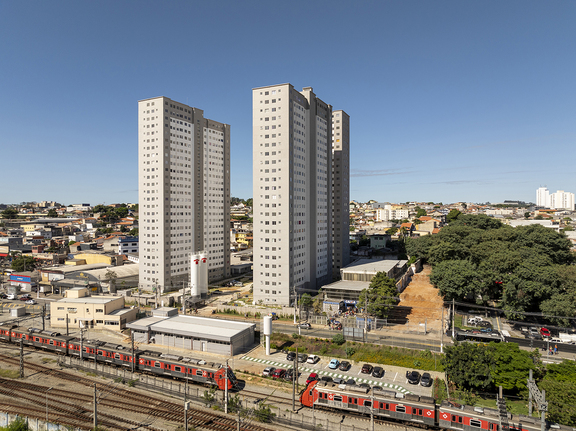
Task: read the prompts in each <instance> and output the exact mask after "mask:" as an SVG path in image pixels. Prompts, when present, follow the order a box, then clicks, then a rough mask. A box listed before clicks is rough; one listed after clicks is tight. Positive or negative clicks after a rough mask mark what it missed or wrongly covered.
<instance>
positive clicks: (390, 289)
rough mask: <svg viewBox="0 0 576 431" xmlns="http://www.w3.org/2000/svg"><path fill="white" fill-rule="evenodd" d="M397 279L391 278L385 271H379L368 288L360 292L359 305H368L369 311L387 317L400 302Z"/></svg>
mask: <svg viewBox="0 0 576 431" xmlns="http://www.w3.org/2000/svg"><path fill="white" fill-rule="evenodd" d="M397 294H398V290H397V288H396V280H394V279H392V278H389V277H388V276H387V275H386V273H385V272H378V273H376V275H375V276H374V277H373V278H372V281H371V282H370V285H369V286H368V289H364V290H362V292H360V299H359V305H360V306H363V305H365V304H366V305H367V306H368V313H370V314H371V315H374V316H376V317H380V318H385V317H387V316H388V313H389V312H390V310H391V309H392V307H393V306H394V305H396V304H397V303H398V300H397V299H396V296H397Z"/></svg>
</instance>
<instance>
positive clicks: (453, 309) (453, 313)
mask: <svg viewBox="0 0 576 431" xmlns="http://www.w3.org/2000/svg"><path fill="white" fill-rule="evenodd" d="M455 318H456V306H455V304H454V298H452V338H454V319H455Z"/></svg>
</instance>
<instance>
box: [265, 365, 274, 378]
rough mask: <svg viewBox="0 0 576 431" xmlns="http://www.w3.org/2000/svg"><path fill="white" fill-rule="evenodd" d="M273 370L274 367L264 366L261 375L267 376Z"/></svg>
mask: <svg viewBox="0 0 576 431" xmlns="http://www.w3.org/2000/svg"><path fill="white" fill-rule="evenodd" d="M274 371H276V368H274V367H266V368H264V371H262V375H263V376H264V377H268V376H271V375H272V373H273V372H274Z"/></svg>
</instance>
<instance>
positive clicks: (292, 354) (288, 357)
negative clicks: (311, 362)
mask: <svg viewBox="0 0 576 431" xmlns="http://www.w3.org/2000/svg"><path fill="white" fill-rule="evenodd" d="M295 357H296V352H288V354H287V355H286V360H287V361H290V362H292V361H293V360H294V358H295Z"/></svg>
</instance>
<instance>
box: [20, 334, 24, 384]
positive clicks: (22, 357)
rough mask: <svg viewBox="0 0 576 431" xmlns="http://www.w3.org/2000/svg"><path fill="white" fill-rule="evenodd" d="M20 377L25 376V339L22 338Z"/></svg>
mask: <svg viewBox="0 0 576 431" xmlns="http://www.w3.org/2000/svg"><path fill="white" fill-rule="evenodd" d="M20 378H21V379H23V378H24V339H23V338H20Z"/></svg>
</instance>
